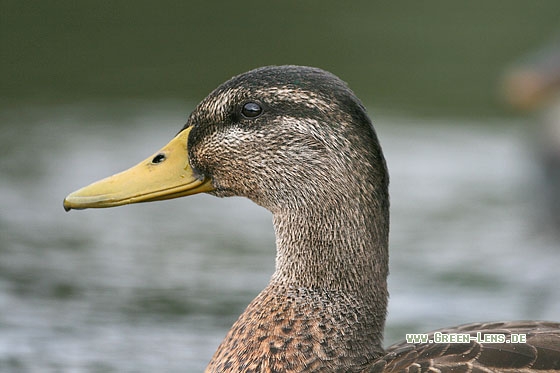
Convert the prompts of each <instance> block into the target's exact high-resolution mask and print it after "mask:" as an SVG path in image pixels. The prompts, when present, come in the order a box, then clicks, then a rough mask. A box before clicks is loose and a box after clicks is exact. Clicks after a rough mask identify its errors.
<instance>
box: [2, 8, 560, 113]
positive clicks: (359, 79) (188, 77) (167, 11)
mask: <svg viewBox="0 0 560 373" xmlns="http://www.w3.org/2000/svg"><path fill="white" fill-rule="evenodd" d="M1 4H2V5H1V12H0V13H1V15H0V17H1V31H0V35H1V38H2V39H1V50H2V58H1V60H0V69H1V81H0V87H1V88H0V89H1V101H0V105H2V106H4V107H13V106H14V105H20V104H22V103H30V102H35V103H47V104H52V103H61V102H62V103H67V102H75V101H77V100H92V99H93V100H106V99H111V100H112V99H121V98H126V99H148V100H152V99H168V98H177V99H180V100H186V101H188V102H193V103H194V102H197V101H198V100H200V99H201V98H202V97H203V96H205V95H206V94H207V93H208V92H209V91H210V90H211V89H213V88H214V87H215V86H217V85H218V84H219V83H221V82H222V81H224V80H226V79H227V78H228V77H230V76H232V75H236V74H238V73H241V72H244V71H246V70H249V69H251V68H254V67H257V66H262V65H272V64H275V65H278V64H302V65H312V66H318V67H322V68H324V69H327V70H330V71H332V72H334V73H335V74H337V75H339V76H341V77H342V78H343V79H344V80H346V81H347V82H348V83H349V84H350V85H351V87H352V88H353V89H354V90H355V91H356V93H357V94H358V96H359V97H361V98H362V100H363V101H364V102H366V103H367V104H368V105H373V106H374V107H378V108H382V109H385V110H388V111H399V112H400V111H403V110H404V111H406V112H411V113H415V114H427V115H438V114H445V115H450V114H452V115H454V114H457V115H467V116H479V115H486V114H491V115H494V114H504V112H505V109H504V108H503V107H502V105H501V103H500V101H499V98H498V95H497V93H496V92H497V83H498V81H499V78H500V75H501V73H502V71H503V69H504V66H506V65H508V64H509V63H511V62H512V61H513V60H515V59H516V58H518V57H519V56H521V55H523V54H525V53H526V52H527V51H528V50H531V49H533V48H535V47H536V46H538V45H539V44H541V43H542V42H543V41H545V40H546V39H547V38H549V37H550V35H551V34H552V33H553V32H555V31H556V29H557V27H558V26H559V21H560V2H559V1H557V0H548V1H545V0H540V1H526V0H525V1H518V0H510V1H495V0H485V1H479V0H477V1H386V2H381V1H350V2H342V1H305V2H303V1H283V2H262V1H242V2H237V1H232V2H225V1H158V2H155V1H144V0H138V1H122V0H117V1H105V0H102V1H21V0H17V1H14V0H2V1H1Z"/></svg>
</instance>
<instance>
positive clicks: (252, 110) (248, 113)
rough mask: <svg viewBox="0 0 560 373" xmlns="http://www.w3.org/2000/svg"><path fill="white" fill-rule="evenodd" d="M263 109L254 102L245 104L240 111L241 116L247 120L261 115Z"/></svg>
mask: <svg viewBox="0 0 560 373" xmlns="http://www.w3.org/2000/svg"><path fill="white" fill-rule="evenodd" d="M262 111H263V109H262V107H261V105H259V104H257V103H256V102H247V103H246V104H245V105H243V108H242V109H241V114H243V116H245V117H247V118H255V117H258V116H259V115H261V113H262Z"/></svg>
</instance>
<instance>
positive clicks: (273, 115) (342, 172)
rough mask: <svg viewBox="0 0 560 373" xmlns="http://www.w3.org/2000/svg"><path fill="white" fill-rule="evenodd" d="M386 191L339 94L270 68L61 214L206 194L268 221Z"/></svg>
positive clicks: (364, 128)
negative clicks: (273, 215)
mask: <svg viewBox="0 0 560 373" xmlns="http://www.w3.org/2000/svg"><path fill="white" fill-rule="evenodd" d="M387 183H388V177H387V171H386V167H385V161H384V159H383V155H382V152H381V148H380V146H379V143H378V141H377V138H376V134H375V132H374V130H373V127H372V125H371V122H370V120H369V118H368V117H367V114H366V112H365V109H364V108H363V106H362V104H361V103H360V101H359V100H358V99H357V98H356V96H355V95H354V94H353V92H352V91H351V90H350V89H349V88H348V87H347V86H346V84H345V83H344V82H343V81H341V80H340V79H339V78H337V77H336V76H334V75H332V74H330V73H328V72H325V71H323V70H320V69H317V68H311V67H301V66H272V67H263V68H259V69H256V70H252V71H249V72H247V73H244V74H241V75H239V76H236V77H234V78H232V79H231V80H229V81H227V82H225V83H224V84H222V85H221V86H219V87H218V88H217V89H216V90H214V91H213V92H212V93H210V94H209V95H208V97H206V98H205V99H204V100H203V101H202V102H201V103H200V104H199V105H198V106H197V107H196V108H195V110H194V111H193V112H192V113H191V115H190V116H189V118H188V121H187V124H186V125H185V126H184V127H183V128H182V129H181V131H180V132H179V133H178V134H177V136H176V137H175V138H174V139H173V140H171V142H170V143H169V144H167V145H166V146H165V147H163V148H162V149H161V150H160V151H158V152H157V153H156V154H154V155H152V156H150V157H148V158H147V159H146V160H144V161H142V162H140V163H139V164H138V165H136V166H134V167H132V168H130V169H129V170H126V171H124V172H121V173H119V174H116V175H113V176H110V177H108V178H106V179H103V180H101V181H98V182H96V183H93V184H91V185H89V186H86V187H84V188H82V189H80V190H78V191H76V192H74V193H72V194H70V195H69V196H68V197H67V198H66V199H65V200H64V208H65V209H66V210H70V209H85V208H92V207H96V208H99V207H113V206H120V205H124V204H130V203H137V202H148V201H156V200H164V199H170V198H176V197H181V196H186V195H191V194H196V193H201V192H206V193H210V194H214V195H216V196H220V197H223V196H232V195H236V196H244V197H248V198H250V199H251V200H253V201H254V202H256V203H258V204H259V205H262V206H264V207H265V208H267V209H269V210H271V211H273V212H274V211H276V210H279V209H285V208H302V207H305V206H310V205H312V206H314V207H317V206H324V205H325V204H327V205H329V204H335V205H336V204H337V203H338V202H337V200H338V198H337V196H348V195H349V194H355V193H356V190H361V191H368V192H373V193H380V194H386V193H387ZM372 185H377V186H378V187H375V188H373V190H372V188H371V186H372ZM377 198H378V199H379V198H380V199H381V200H382V199H383V198H386V196H377Z"/></svg>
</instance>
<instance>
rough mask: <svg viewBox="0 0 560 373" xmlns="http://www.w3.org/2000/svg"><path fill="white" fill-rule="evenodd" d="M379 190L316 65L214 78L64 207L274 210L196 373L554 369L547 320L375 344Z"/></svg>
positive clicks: (353, 112) (554, 332)
mask: <svg viewBox="0 0 560 373" xmlns="http://www.w3.org/2000/svg"><path fill="white" fill-rule="evenodd" d="M130 179H133V180H134V182H133V183H130V182H129V180H130ZM154 179H155V180H156V182H154ZM388 184H389V176H388V172H387V168H386V164H385V160H384V157H383V153H382V150H381V146H380V145H379V141H378V139H377V135H376V133H375V130H374V128H373V125H372V123H371V121H370V119H369V117H368V116H367V114H366V111H365V109H364V107H363V105H362V104H361V103H360V101H359V100H358V98H356V96H355V95H354V93H353V92H352V91H351V90H350V89H349V88H348V87H347V86H346V84H345V83H344V82H342V81H341V80H340V79H338V78H337V77H336V76H334V75H332V74H330V73H328V72H325V71H323V70H320V69H316V68H310V67H301V66H273V67H265V68H260V69H256V70H253V71H250V72H247V73H245V74H241V75H239V76H237V77H234V78H232V79H231V80H229V81H228V82H226V83H224V84H223V85H221V86H220V87H218V88H217V89H216V90H214V91H213V92H212V93H210V95H209V96H208V97H207V98H205V99H204V100H203V101H202V102H201V103H200V104H199V105H198V106H197V108H196V109H195V110H194V111H193V113H192V114H191V115H190V117H189V119H188V121H187V124H186V125H185V126H184V127H183V129H182V130H181V131H180V132H179V134H178V135H177V136H176V137H175V139H173V140H172V141H171V142H170V143H169V144H168V145H167V146H166V147H164V148H163V149H162V150H160V152H158V153H156V154H155V155H154V156H152V157H150V158H148V159H147V160H146V161H144V162H141V163H140V164H138V165H137V166H135V167H133V168H132V169H130V170H128V171H125V172H123V173H121V174H117V175H114V176H112V177H110V178H107V179H104V180H102V181H100V182H98V183H94V184H92V185H91V186H88V187H85V188H83V189H81V190H79V191H77V192H75V193H72V194H71V195H69V196H68V197H67V198H66V200H65V202H64V204H65V208H66V209H67V210H69V209H81V208H88V207H111V206H118V205H122V204H127V203H134V202H146V201H154V200H161V199H167V198H175V197H180V196H183V195H189V194H195V193H200V192H206V193H210V194H214V195H216V196H219V197H226V196H232V195H236V196H244V197H247V198H249V199H251V200H252V201H254V202H256V203H257V204H259V205H261V206H263V207H265V208H267V209H268V210H269V211H271V212H272V214H273V223H274V228H275V233H276V248H277V257H276V269H275V272H274V274H273V275H272V278H271V281H270V283H269V285H268V286H267V287H266V288H265V289H264V290H263V291H262V292H261V293H260V294H259V295H258V296H257V297H256V298H255V300H253V301H252V302H251V303H250V305H249V306H248V307H247V309H246V310H245V312H244V313H243V314H242V315H241V316H240V317H239V319H238V320H237V321H236V322H235V324H234V325H233V327H232V329H231V330H230V331H229V333H228V334H227V336H226V338H225V339H224V341H223V342H222V344H221V345H220V346H219V348H218V350H217V351H216V353H215V354H214V356H213V358H212V360H211V361H210V363H209V365H208V367H207V369H206V371H207V372H401V371H405V372H421V371H422V372H423V371H426V372H427V371H434V372H435V371H440V372H451V371H461V372H463V371H465V372H466V371H477V372H499V371H504V372H525V371H531V370H530V369H535V371H554V370H555V369H556V370H560V325H559V324H558V323H537V322H527V323H517V324H516V323H513V324H505V323H501V324H473V325H472V326H471V327H470V329H469V326H462V327H459V329H457V330H462V332H463V333H471V332H474V333H478V332H481V333H487V332H488V330H502V331H503V330H508V331H509V332H511V333H515V332H516V330H519V331H527V332H528V333H533V334H530V335H531V337H530V338H529V339H528V342H527V343H526V344H524V345H523V344H519V345H515V346H514V345H507V346H506V344H505V343H504V344H503V346H502V347H500V348H495V347H494V348H493V347H488V346H490V345H488V344H485V343H483V344H480V343H476V342H472V343H467V344H459V345H458V344H453V345H449V344H442V343H440V344H433V343H432V344H399V345H395V346H394V347H390V348H389V349H388V350H387V351H385V350H384V349H383V347H382V340H383V329H384V325H385V315H386V310H387V299H388V293H387V276H388V236H389V194H388ZM452 330H455V329H450V330H446V332H452ZM521 345H523V346H525V347H519V346H521ZM511 346H514V347H513V348H510V347H511ZM498 350H499V351H502V352H499V351H498ZM528 351H531V352H530V353H529V352H528ZM530 354H533V355H530ZM539 354H540V355H539ZM512 356H513V357H515V356H518V358H513V361H514V363H512V362H511V361H512ZM527 356H533V357H534V359H529V358H528V357H527ZM521 357H523V359H521ZM485 366H486V367H487V368H484V367H485ZM502 368H503V369H504V370H500V369H502ZM477 369H478V370H477ZM512 369H514V370H512ZM515 369H518V370H515ZM523 369H524V370H523ZM538 369H541V370H538Z"/></svg>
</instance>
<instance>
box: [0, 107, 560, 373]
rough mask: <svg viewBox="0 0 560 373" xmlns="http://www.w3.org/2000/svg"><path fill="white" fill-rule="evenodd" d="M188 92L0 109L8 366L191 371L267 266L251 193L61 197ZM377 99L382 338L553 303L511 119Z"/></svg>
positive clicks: (138, 145)
mask: <svg viewBox="0 0 560 373" xmlns="http://www.w3.org/2000/svg"><path fill="white" fill-rule="evenodd" d="M123 107H124V108H125V109H122V108H123ZM188 110H189V109H188V108H184V107H182V106H181V105H180V104H179V103H177V102H165V103H161V104H159V105H148V106H146V105H144V107H143V108H142V109H141V108H140V107H138V106H135V105H131V106H127V105H124V104H119V105H118V106H117V105H116V104H115V106H108V105H106V104H101V105H96V104H91V105H85V106H67V107H54V108H53V107H50V108H27V109H26V110H25V111H21V112H19V111H3V112H2V113H0V115H1V120H2V123H3V124H4V125H3V132H2V137H1V138H0V146H1V147H2V149H3V150H4V151H3V157H2V158H1V159H0V173H1V178H0V199H1V202H0V205H1V206H2V208H1V210H0V236H1V237H2V239H1V241H0V370H2V371H22V372H29V371H31V372H33V371H45V369H52V370H58V369H59V370H62V371H69V370H80V371H84V370H86V371H104V372H112V371H114V372H123V371H125V372H126V371H134V372H152V371H165V372H174V371H197V370H198V371H200V370H202V369H203V367H204V366H205V364H206V363H207V361H208V360H209V358H210V357H211V355H212V353H213V351H214V350H215V348H216V347H217V345H218V343H219V341H220V340H221V338H222V337H223V336H224V334H225V333H226V331H227V329H228V328H229V326H230V325H231V323H232V322H233V321H234V320H235V318H236V317H237V315H239V313H240V312H242V310H243V309H244V307H245V306H246V304H247V303H248V302H249V301H250V300H251V299H252V297H254V296H255V295H256V294H257V293H258V292H259V291H260V290H261V289H262V288H263V287H264V286H265V284H266V283H267V282H268V278H269V276H270V275H271V274H272V271H273V265H274V255H275V251H274V237H273V230H272V225H271V217H270V214H269V213H268V212H267V211H265V210H264V209H262V208H260V207H258V206H256V205H254V204H252V203H251V202H249V201H247V200H244V199H239V198H230V199H218V198H214V197H210V196H194V197H189V198H186V199H181V200H174V201H166V202H159V203H152V204H141V205H135V206H126V207H121V208H116V209H108V210H97V211H96V210H91V211H90V210H88V211H84V212H76V211H73V212H71V213H65V212H64V211H63V209H62V198H63V197H64V196H65V195H66V194H67V193H68V192H70V191H72V190H74V189H76V188H77V187H81V186H83V185H85V184H86V183H89V182H91V181H93V180H96V179H98V178H100V177H104V176H107V175H109V174H111V173H114V172H116V171H119V170H121V169H124V168H126V167H128V166H130V165H132V164H135V163H136V162H137V161H139V160H141V159H144V158H145V157H146V156H148V155H149V154H151V153H152V152H153V151H155V150H157V149H159V148H160V147H161V146H162V145H163V144H165V143H166V142H167V141H168V140H169V139H170V138H171V137H172V136H173V134H174V133H175V132H176V131H177V130H178V129H179V128H180V127H181V124H182V123H184V121H185V119H186V115H187V114H188ZM372 116H373V117H374V118H375V122H376V127H377V130H378V134H379V136H380V139H381V141H382V144H383V146H384V150H385V153H386V156H387V161H388V164H389V168H390V171H391V177H392V181H391V183H392V184H391V193H392V227H391V229H392V233H391V276H390V282H389V283H390V291H391V299H390V309H389V319H388V328H387V336H386V340H387V342H388V343H389V342H393V341H396V340H398V339H402V338H403V336H404V333H405V332H408V333H411V332H421V331H426V330H428V329H432V328H436V327H443V326H448V325H453V324H458V323H464V322H470V321H477V320H479V321H481V320H495V319H558V317H559V315H560V289H559V287H558V282H559V280H560V279H559V277H558V270H557V264H558V263H559V262H560V250H558V244H557V242H556V241H555V240H554V235H553V234H551V233H550V232H549V231H547V229H546V228H545V224H543V223H544V221H543V220H542V219H541V218H540V214H539V203H538V198H536V197H535V194H538V192H537V191H538V183H537V182H536V180H537V179H538V169H537V168H536V166H535V164H534V163H533V161H532V156H531V153H530V151H528V148H527V147H526V141H525V140H524V133H523V131H522V130H521V129H520V126H519V125H518V124H516V123H512V122H511V121H509V122H505V121H504V122H500V121H494V122H493V123H491V124H492V125H491V126H488V125H487V124H488V123H477V122H466V121H459V120H453V119H448V120H439V121H437V122H433V121H421V120H416V119H414V120H413V119H410V118H401V117H392V116H382V117H378V116H376V115H372ZM451 122H453V124H454V125H453V126H449V125H448V124H450V123H451ZM76 123H80V125H79V126H77V125H76ZM22 124H25V130H22Z"/></svg>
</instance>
